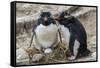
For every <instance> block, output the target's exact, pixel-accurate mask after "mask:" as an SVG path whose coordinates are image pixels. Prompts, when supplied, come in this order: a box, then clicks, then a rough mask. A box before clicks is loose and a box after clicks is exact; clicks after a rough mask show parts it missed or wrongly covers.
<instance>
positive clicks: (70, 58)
mask: <svg viewBox="0 0 100 68" xmlns="http://www.w3.org/2000/svg"><path fill="white" fill-rule="evenodd" d="M75 58H76V57H75V56H71V57H68V60H70V61H71V60H75Z"/></svg>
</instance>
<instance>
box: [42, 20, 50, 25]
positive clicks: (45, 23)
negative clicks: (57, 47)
mask: <svg viewBox="0 0 100 68" xmlns="http://www.w3.org/2000/svg"><path fill="white" fill-rule="evenodd" d="M42 24H43V25H44V26H49V25H50V24H51V23H50V22H48V21H45V22H44V23H42Z"/></svg>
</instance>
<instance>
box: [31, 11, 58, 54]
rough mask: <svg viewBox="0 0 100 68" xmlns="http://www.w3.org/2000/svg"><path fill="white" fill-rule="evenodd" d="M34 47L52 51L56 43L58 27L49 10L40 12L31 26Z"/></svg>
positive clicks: (48, 51) (47, 51) (45, 51)
mask: <svg viewBox="0 0 100 68" xmlns="http://www.w3.org/2000/svg"><path fill="white" fill-rule="evenodd" d="M32 31H33V34H34V38H33V40H34V47H35V48H37V49H39V50H42V51H43V52H44V53H52V51H53V48H54V47H56V45H57V44H58V29H57V26H56V24H55V20H54V19H53V18H51V13H50V12H42V13H41V15H40V18H39V19H38V20H37V22H36V24H35V25H34V26H33V30H32Z"/></svg>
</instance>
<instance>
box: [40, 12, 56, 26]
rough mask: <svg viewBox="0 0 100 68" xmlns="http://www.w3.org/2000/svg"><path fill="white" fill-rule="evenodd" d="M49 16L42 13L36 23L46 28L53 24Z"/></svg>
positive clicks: (46, 13)
mask: <svg viewBox="0 0 100 68" xmlns="http://www.w3.org/2000/svg"><path fill="white" fill-rule="evenodd" d="M51 16H52V15H51V13H50V12H42V13H41V15H40V19H39V20H38V22H40V24H43V25H44V26H48V25H50V24H51V23H55V21H54V19H53V18H52V17H51Z"/></svg>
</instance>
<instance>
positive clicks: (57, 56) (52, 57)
mask: <svg viewBox="0 0 100 68" xmlns="http://www.w3.org/2000/svg"><path fill="white" fill-rule="evenodd" d="M34 49H35V48H33V49H30V48H28V49H27V50H25V51H26V52H27V53H28V55H29V59H30V61H29V62H30V64H32V63H36V64H48V63H65V62H66V61H67V56H66V52H67V50H68V47H66V44H64V43H59V44H58V45H57V47H56V48H55V49H54V51H53V53H50V54H44V53H43V52H41V51H39V52H38V53H41V54H42V55H43V57H42V58H41V59H40V60H39V61H36V62H32V61H31V59H32V56H33V55H34V54H36V53H37V51H36V49H35V51H34ZM30 50H31V51H30ZM30 52H31V53H30ZM31 54H32V55H31Z"/></svg>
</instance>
